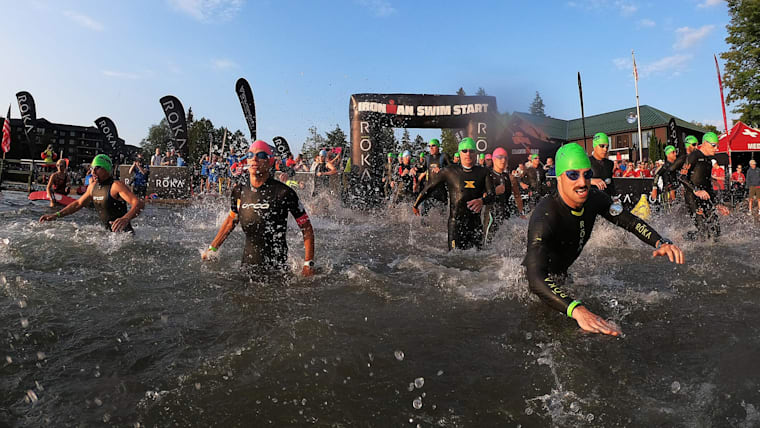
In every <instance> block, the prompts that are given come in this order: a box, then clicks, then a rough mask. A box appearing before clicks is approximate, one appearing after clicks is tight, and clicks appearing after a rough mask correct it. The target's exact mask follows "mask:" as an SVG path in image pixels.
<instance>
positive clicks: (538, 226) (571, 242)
mask: <svg viewBox="0 0 760 428" xmlns="http://www.w3.org/2000/svg"><path fill="white" fill-rule="evenodd" d="M555 163H556V172H557V193H555V194H553V195H551V196H548V197H546V198H544V199H542V200H541V202H539V203H538V205H537V206H536V209H535V211H534V212H533V215H532V216H531V218H530V222H529V223H528V249H527V252H526V254H525V259H524V260H523V265H524V266H525V267H526V274H527V277H528V283H529V285H530V290H531V292H533V293H535V294H537V295H538V297H540V298H541V300H542V301H543V302H544V303H546V304H547V305H549V306H550V307H551V308H553V309H555V310H557V311H560V312H562V313H563V314H566V315H567V316H568V317H570V318H573V319H574V320H575V321H576V322H577V323H578V326H579V327H580V328H581V329H583V330H585V331H589V332H593V333H603V334H610V335H613V336H618V335H620V334H621V331H620V329H619V328H618V327H616V326H615V325H614V323H612V322H609V321H606V320H604V319H602V317H600V316H598V315H596V314H594V313H593V312H591V311H590V310H589V309H587V308H586V306H584V305H583V304H582V303H581V302H580V301H579V300H576V299H574V298H572V297H570V293H569V292H568V291H567V290H566V289H564V288H563V285H564V284H563V282H564V281H565V279H566V277H567V270H568V268H570V266H571V265H572V264H573V263H574V262H575V260H576V259H577V258H578V257H579V256H580V255H581V252H582V251H583V247H584V246H585V245H586V243H587V242H588V240H589V238H590V237H591V232H592V230H593V228H594V222H595V221H596V217H597V216H599V215H601V216H602V217H604V218H605V219H607V221H609V222H611V223H613V224H615V225H617V226H619V227H621V228H623V229H625V230H627V231H629V232H631V233H633V234H634V235H636V237H637V238H639V239H640V240H641V241H642V242H644V243H646V244H649V245H651V246H652V247H654V248H655V251H654V252H653V253H652V257H656V256H667V257H668V259H670V261H671V262H675V263H678V264H682V263H683V262H684V255H683V252H682V251H681V249H679V248H678V247H677V246H675V245H673V243H672V242H671V241H669V240H667V239H665V238H663V237H662V236H660V235H659V234H658V233H657V231H655V230H654V229H653V228H652V227H651V226H650V225H648V224H647V223H646V222H644V221H643V220H641V219H640V218H638V217H636V216H634V215H633V214H631V213H630V212H629V211H627V210H622V211H619V210H611V209H610V208H611V206H612V204H613V202H612V198H610V196H609V195H607V194H606V193H604V192H602V191H599V190H598V189H596V188H595V187H593V186H591V180H592V178H593V174H594V173H593V171H592V170H591V161H590V160H589V158H588V156H587V155H586V151H585V150H584V149H583V147H581V146H580V145H578V144H576V143H570V144H565V145H564V146H562V147H561V148H560V149H559V150H558V151H557V154H556V156H555Z"/></svg>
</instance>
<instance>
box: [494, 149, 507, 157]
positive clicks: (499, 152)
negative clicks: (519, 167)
mask: <svg viewBox="0 0 760 428" xmlns="http://www.w3.org/2000/svg"><path fill="white" fill-rule="evenodd" d="M493 155H494V156H506V155H507V151H506V150H504V148H503V147H497V148H496V149H495V150H494V151H493Z"/></svg>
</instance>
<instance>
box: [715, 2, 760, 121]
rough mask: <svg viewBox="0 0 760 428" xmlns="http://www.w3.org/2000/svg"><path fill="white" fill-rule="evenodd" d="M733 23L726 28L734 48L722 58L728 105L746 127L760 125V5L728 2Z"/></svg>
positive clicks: (727, 39) (728, 38) (722, 55)
mask: <svg viewBox="0 0 760 428" xmlns="http://www.w3.org/2000/svg"><path fill="white" fill-rule="evenodd" d="M728 13H729V15H730V16H731V21H730V22H729V23H728V25H726V30H727V31H728V37H726V43H728V44H729V45H730V46H731V48H730V49H729V50H728V52H723V53H721V54H720V57H721V58H723V59H724V60H726V65H725V73H724V75H723V83H724V84H725V86H726V88H727V89H728V96H727V97H726V102H727V103H734V105H735V106H736V108H734V109H733V110H732V111H733V112H734V113H739V114H741V116H740V117H739V120H741V121H742V122H744V123H746V124H747V125H750V126H753V127H758V126H760V2H758V1H743V0H728Z"/></svg>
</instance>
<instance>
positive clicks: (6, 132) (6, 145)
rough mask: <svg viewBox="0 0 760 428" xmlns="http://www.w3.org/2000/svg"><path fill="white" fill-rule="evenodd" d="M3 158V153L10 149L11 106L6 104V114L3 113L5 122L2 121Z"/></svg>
mask: <svg viewBox="0 0 760 428" xmlns="http://www.w3.org/2000/svg"><path fill="white" fill-rule="evenodd" d="M2 148H3V160H5V154H6V153H8V152H9V151H11V106H8V114H6V115H5V122H3V142H2Z"/></svg>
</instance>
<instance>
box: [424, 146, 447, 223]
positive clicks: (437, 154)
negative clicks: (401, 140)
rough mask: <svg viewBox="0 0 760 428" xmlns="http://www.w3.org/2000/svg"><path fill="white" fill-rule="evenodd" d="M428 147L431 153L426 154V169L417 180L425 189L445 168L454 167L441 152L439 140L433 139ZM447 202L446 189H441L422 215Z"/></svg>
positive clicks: (437, 190)
mask: <svg viewBox="0 0 760 428" xmlns="http://www.w3.org/2000/svg"><path fill="white" fill-rule="evenodd" d="M428 147H429V148H430V153H427V154H425V158H424V163H425V168H424V170H423V172H422V173H420V174H418V175H417V180H418V182H419V184H418V186H420V187H425V185H426V184H427V183H429V182H430V181H431V180H432V179H434V178H435V177H436V176H437V175H438V174H439V173H440V172H441V170H442V169H443V168H446V167H447V166H449V165H452V162H451V159H449V156H448V155H447V154H446V153H444V152H442V151H441V142H440V141H438V139H437V138H432V139H431V140H430V143H429V144H428ZM447 201H448V196H447V194H446V189H444V188H441V187H439V188H438V189H436V190H435V191H434V192H433V194H432V195H430V197H429V198H428V199H427V201H426V202H425V203H424V204H423V205H422V210H421V212H422V215H425V214H426V213H427V211H428V210H429V209H430V208H432V207H433V206H439V205H441V206H443V205H446V202H447Z"/></svg>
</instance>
